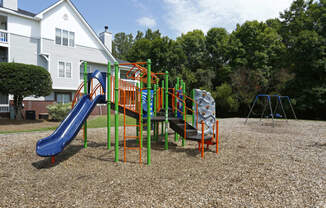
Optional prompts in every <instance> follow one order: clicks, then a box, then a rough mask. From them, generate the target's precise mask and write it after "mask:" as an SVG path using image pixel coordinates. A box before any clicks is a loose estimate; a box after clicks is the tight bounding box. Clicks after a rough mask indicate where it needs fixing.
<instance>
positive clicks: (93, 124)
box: [0, 114, 192, 134]
mask: <svg viewBox="0 0 326 208" xmlns="http://www.w3.org/2000/svg"><path fill="white" fill-rule="evenodd" d="M187 121H188V122H189V123H191V121H192V116H191V115H187ZM123 122H124V121H123V114H119V126H123ZM126 124H127V125H134V124H136V119H134V118H131V117H129V116H126ZM106 126H107V121H106V115H105V116H97V117H95V118H92V119H89V120H88V122H87V127H88V128H105V127H106ZM113 126H114V115H111V127H113ZM57 127H58V126H52V127H43V128H36V129H20V130H10V131H0V134H12V133H23V132H40V131H50V130H55V129H56V128H57Z"/></svg>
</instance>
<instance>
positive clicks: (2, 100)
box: [0, 93, 9, 112]
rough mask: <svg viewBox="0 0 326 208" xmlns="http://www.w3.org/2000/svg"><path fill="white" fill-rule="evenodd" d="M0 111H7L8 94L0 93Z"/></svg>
mask: <svg viewBox="0 0 326 208" xmlns="http://www.w3.org/2000/svg"><path fill="white" fill-rule="evenodd" d="M0 112H9V99H8V95H3V94H1V93H0Z"/></svg>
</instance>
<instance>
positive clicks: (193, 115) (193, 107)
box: [191, 89, 196, 128]
mask: <svg viewBox="0 0 326 208" xmlns="http://www.w3.org/2000/svg"><path fill="white" fill-rule="evenodd" d="M191 95H192V100H193V103H192V126H193V127H195V128H196V125H195V113H196V103H195V89H192V91H191Z"/></svg>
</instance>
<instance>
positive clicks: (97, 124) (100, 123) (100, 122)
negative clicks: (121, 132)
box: [87, 114, 136, 128]
mask: <svg viewBox="0 0 326 208" xmlns="http://www.w3.org/2000/svg"><path fill="white" fill-rule="evenodd" d="M123 122H124V121H123V114H119V126H123ZM135 123H136V119H134V118H131V117H129V116H126V124H128V125H131V124H135ZM106 126H107V121H106V116H97V117H96V118H94V119H91V120H89V121H88V123H87V127H88V128H104V127H106ZM112 126H114V115H111V127H112Z"/></svg>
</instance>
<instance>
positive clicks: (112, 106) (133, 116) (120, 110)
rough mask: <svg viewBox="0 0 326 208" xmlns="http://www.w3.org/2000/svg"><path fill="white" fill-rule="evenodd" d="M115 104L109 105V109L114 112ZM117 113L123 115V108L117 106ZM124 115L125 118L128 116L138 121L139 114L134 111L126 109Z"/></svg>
mask: <svg viewBox="0 0 326 208" xmlns="http://www.w3.org/2000/svg"><path fill="white" fill-rule="evenodd" d="M114 107H115V103H113V102H112V103H111V109H112V110H115V108H114ZM119 113H122V114H123V113H124V108H123V105H119ZM126 115H127V116H130V117H132V118H135V119H138V118H139V114H138V113H137V112H135V111H132V110H130V109H128V108H126Z"/></svg>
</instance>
